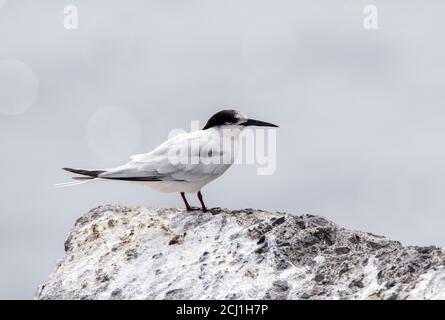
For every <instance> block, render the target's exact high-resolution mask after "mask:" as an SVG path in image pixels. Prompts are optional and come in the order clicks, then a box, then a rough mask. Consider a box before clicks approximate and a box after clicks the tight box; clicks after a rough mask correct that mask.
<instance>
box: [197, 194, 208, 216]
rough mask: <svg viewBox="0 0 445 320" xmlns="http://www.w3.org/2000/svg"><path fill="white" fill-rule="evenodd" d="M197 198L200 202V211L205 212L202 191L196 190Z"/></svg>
mask: <svg viewBox="0 0 445 320" xmlns="http://www.w3.org/2000/svg"><path fill="white" fill-rule="evenodd" d="M198 199H199V202H201V208H202V212H207V207H206V205H205V204H204V200H203V199H202V193H201V191H198Z"/></svg>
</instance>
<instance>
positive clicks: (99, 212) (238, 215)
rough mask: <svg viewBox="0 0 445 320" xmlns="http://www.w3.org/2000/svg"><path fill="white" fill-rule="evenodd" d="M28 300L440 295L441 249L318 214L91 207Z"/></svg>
mask: <svg viewBox="0 0 445 320" xmlns="http://www.w3.org/2000/svg"><path fill="white" fill-rule="evenodd" d="M65 250H66V255H65V257H64V258H63V260H62V261H61V262H60V263H59V264H58V265H57V268H56V270H55V272H54V273H53V274H52V275H51V276H50V278H49V280H48V281H47V282H46V283H44V284H43V285H42V286H41V287H40V289H39V291H38V293H37V296H36V298H37V299H445V271H444V265H445V251H444V249H442V248H437V247H433V246H431V247H414V246H402V245H401V244H400V242H398V241H391V240H388V239H386V238H384V237H381V236H376V235H372V234H370V233H365V232H359V231H351V230H347V229H344V228H341V227H339V226H337V225H336V224H334V223H333V222H331V221H329V220H326V219H324V218H322V217H319V216H311V215H304V216H296V215H290V214H285V213H279V212H276V213H272V212H265V211H261V210H253V209H244V210H233V211H230V210H225V209H212V210H211V212H208V213H203V212H200V211H197V212H186V211H184V210H182V209H165V208H164V209H155V208H127V207H121V206H111V205H108V206H101V207H98V208H95V209H93V210H91V211H90V212H89V213H87V214H85V215H84V216H82V217H81V218H80V219H78V220H77V222H76V224H75V227H74V229H73V231H72V232H71V234H70V235H69V237H68V239H67V240H66V243H65Z"/></svg>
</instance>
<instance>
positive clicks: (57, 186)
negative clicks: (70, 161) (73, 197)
mask: <svg viewBox="0 0 445 320" xmlns="http://www.w3.org/2000/svg"><path fill="white" fill-rule="evenodd" d="M94 180H95V179H88V180H81V181H70V182H62V183H56V184H55V185H54V186H53V188H54V189H60V188H68V187H75V186H79V185H81V184H85V183H87V182H91V181H94Z"/></svg>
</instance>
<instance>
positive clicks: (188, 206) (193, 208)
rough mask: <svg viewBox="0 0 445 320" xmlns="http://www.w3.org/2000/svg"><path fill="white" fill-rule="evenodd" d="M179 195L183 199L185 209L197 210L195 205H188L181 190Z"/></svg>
mask: <svg viewBox="0 0 445 320" xmlns="http://www.w3.org/2000/svg"><path fill="white" fill-rule="evenodd" d="M181 197H182V200H184V204H185V207H186V208H187V211H195V210H199V209H198V208H196V207H191V206H190V205H189V203H188V201H187V199H186V197H185V193H184V192H181Z"/></svg>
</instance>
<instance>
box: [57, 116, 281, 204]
mask: <svg viewBox="0 0 445 320" xmlns="http://www.w3.org/2000/svg"><path fill="white" fill-rule="evenodd" d="M248 126H262V127H278V126H277V125H274V124H272V123H268V122H264V121H259V120H254V119H250V118H248V117H246V116H245V115H244V114H243V113H241V112H239V111H236V110H222V111H220V112H217V113H216V114H214V115H213V116H212V117H211V118H210V119H209V120H208V121H207V123H206V125H205V126H204V127H203V128H202V129H201V130H198V131H193V132H189V133H182V134H179V135H177V136H175V137H173V138H171V139H169V140H167V141H165V142H164V143H162V144H161V145H159V146H158V147H156V148H155V149H154V150H152V151H151V152H148V153H144V154H136V155H133V156H131V157H130V161H129V162H127V163H125V164H124V165H121V166H118V167H115V168H110V169H94V170H90V169H74V168H63V170H66V171H69V172H71V173H75V174H77V175H80V176H75V177H73V179H75V180H86V181H84V182H87V181H92V180H118V181H129V182H137V183H142V184H144V185H147V186H148V187H150V188H152V189H154V190H155V191H158V192H178V193H179V194H180V195H181V197H182V200H183V201H184V204H185V206H186V209H187V211H192V210H202V211H203V212H206V211H207V207H206V206H205V204H204V200H203V197H202V193H201V189H202V188H203V187H204V186H205V185H206V184H208V183H209V182H211V181H213V180H215V179H216V178H218V177H220V176H221V175H222V174H223V173H224V172H226V170H227V169H228V168H229V167H230V166H231V165H232V164H233V163H234V161H235V158H236V154H237V150H238V147H239V140H240V134H241V132H242V130H243V129H244V128H246V127H248ZM186 193H196V194H197V196H198V199H199V202H200V203H201V208H200V209H199V208H195V207H192V206H190V204H189V203H188V201H187V198H186V197H185V194H186Z"/></svg>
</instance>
